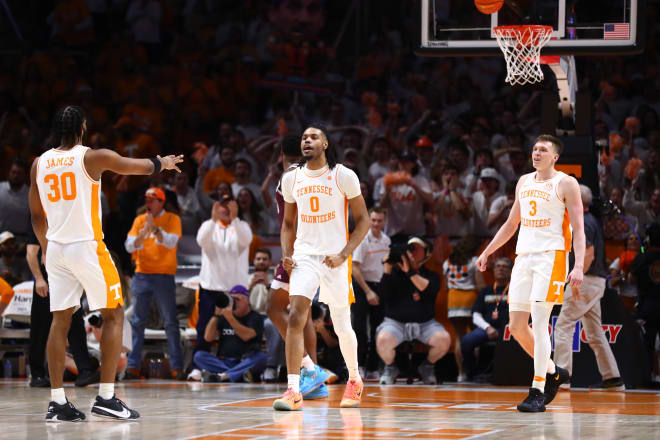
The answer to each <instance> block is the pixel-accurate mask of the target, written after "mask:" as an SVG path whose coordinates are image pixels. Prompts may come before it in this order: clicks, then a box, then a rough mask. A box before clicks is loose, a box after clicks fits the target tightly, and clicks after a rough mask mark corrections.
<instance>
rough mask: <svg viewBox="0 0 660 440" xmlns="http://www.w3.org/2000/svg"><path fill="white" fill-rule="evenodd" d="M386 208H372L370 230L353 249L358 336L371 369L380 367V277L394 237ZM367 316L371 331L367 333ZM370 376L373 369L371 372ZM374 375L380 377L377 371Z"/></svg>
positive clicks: (354, 314) (360, 357)
mask: <svg viewBox="0 0 660 440" xmlns="http://www.w3.org/2000/svg"><path fill="white" fill-rule="evenodd" d="M384 226H385V210H383V209H382V208H372V209H371V210H370V211H369V232H367V236H366V237H365V238H364V240H362V243H360V244H359V245H358V247H357V248H356V249H355V251H353V280H354V281H355V283H354V284H353V287H354V290H355V303H353V305H351V315H352V316H351V317H352V321H353V329H354V330H355V335H356V336H357V340H358V361H359V364H360V368H362V369H365V370H366V371H367V372H375V371H376V370H377V369H378V359H379V357H378V352H377V351H376V328H377V327H378V326H379V325H380V323H381V322H383V317H384V309H383V305H382V304H381V303H380V296H379V293H378V292H380V286H379V283H380V280H381V278H382V277H383V259H384V258H385V256H387V253H388V252H389V248H390V238H389V237H388V236H387V235H385V233H384V232H383V227H384ZM367 318H368V319H369V330H370V331H369V333H368V334H367ZM367 378H369V373H367ZM374 378H378V374H377V373H376V375H375V377H374Z"/></svg>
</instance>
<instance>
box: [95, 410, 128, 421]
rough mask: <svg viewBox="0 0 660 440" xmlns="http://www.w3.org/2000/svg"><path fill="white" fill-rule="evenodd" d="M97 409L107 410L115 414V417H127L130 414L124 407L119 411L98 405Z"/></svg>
mask: <svg viewBox="0 0 660 440" xmlns="http://www.w3.org/2000/svg"><path fill="white" fill-rule="evenodd" d="M99 409H102V410H103V411H105V412H109V413H110V414H113V415H115V416H117V417H120V418H122V419H127V418H129V417H130V416H131V412H130V411H129V410H127V409H126V408H123V409H122V411H121V412H119V411H114V410H111V409H110V408H104V407H100V408H99Z"/></svg>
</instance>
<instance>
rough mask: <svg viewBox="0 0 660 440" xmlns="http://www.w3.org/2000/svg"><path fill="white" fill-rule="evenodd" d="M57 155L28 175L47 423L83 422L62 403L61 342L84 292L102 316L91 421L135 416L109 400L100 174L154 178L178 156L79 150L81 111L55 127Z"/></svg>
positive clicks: (109, 280)
mask: <svg viewBox="0 0 660 440" xmlns="http://www.w3.org/2000/svg"><path fill="white" fill-rule="evenodd" d="M54 128H55V133H54V134H55V135H56V137H57V139H58V140H59V141H60V145H59V146H58V147H57V148H53V149H50V150H48V151H47V152H45V153H44V154H43V155H42V156H41V157H39V158H37V159H36V160H35V161H34V162H33V164H32V170H31V172H30V181H31V184H30V195H29V197H30V213H31V216H32V227H33V229H34V232H35V235H36V236H37V238H38V239H39V244H40V245H41V249H42V255H43V256H44V258H45V260H46V271H47V272H48V284H49V294H50V308H51V311H52V312H53V323H52V325H51V329H50V335H49V337H48V349H47V353H48V371H49V373H50V380H51V387H52V388H51V398H52V401H51V402H50V404H49V405H48V413H47V414H46V421H48V422H63V421H71V422H76V421H81V420H84V419H85V414H83V413H82V412H80V411H78V410H77V409H76V408H75V407H74V406H73V405H72V404H71V403H70V402H68V401H67V399H66V396H65V394H64V388H63V387H62V377H63V373H64V359H65V355H66V339H67V333H68V330H69V325H70V323H71V316H72V314H73V312H74V311H75V310H76V309H77V308H78V307H80V297H81V295H82V292H83V290H84V291H85V292H86V294H87V301H88V303H89V306H90V309H92V310H96V309H100V310H101V314H102V316H103V335H102V338H101V384H100V387H99V395H98V396H97V397H96V401H95V402H94V406H93V407H92V414H94V415H95V416H98V417H105V418H111V419H123V420H125V419H137V418H138V417H139V416H140V415H139V414H138V413H137V411H134V410H132V409H130V408H128V407H127V406H126V404H125V403H124V402H122V401H121V400H119V399H117V398H116V397H115V395H114V379H115V373H116V371H117V362H118V360H119V353H120V350H121V346H122V327H123V322H124V312H123V309H122V308H121V305H122V304H123V298H122V294H121V285H120V282H119V275H118V274H117V269H116V267H115V266H114V264H113V262H112V260H111V258H110V253H109V252H108V250H107V248H106V246H105V244H104V243H103V232H102V229H101V174H102V173H103V172H104V171H106V170H110V171H114V172H115V173H118V174H125V175H129V174H141V175H146V174H153V173H157V172H159V171H160V170H161V169H176V170H177V171H178V168H177V166H176V164H177V163H179V162H181V161H183V157H182V156H166V157H163V158H161V157H160V156H158V157H156V158H152V159H129V158H125V157H121V156H120V155H118V154H117V153H115V152H114V151H111V150H105V149H100V150H91V149H89V148H87V147H84V146H83V145H82V141H83V139H84V137H85V132H86V130H87V121H86V120H85V116H84V113H83V111H82V109H80V108H79V107H74V106H67V107H64V108H62V109H60V110H58V112H57V114H56V115H55V121H54Z"/></svg>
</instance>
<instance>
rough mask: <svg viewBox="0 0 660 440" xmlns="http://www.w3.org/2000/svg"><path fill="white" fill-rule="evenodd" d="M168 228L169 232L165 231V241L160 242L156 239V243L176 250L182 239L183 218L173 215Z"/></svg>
mask: <svg viewBox="0 0 660 440" xmlns="http://www.w3.org/2000/svg"><path fill="white" fill-rule="evenodd" d="M167 226H168V228H167V229H168V231H167V232H165V231H163V241H162V242H159V241H158V239H157V238H156V243H158V244H160V245H163V246H165V247H166V248H168V249H174V247H175V246H176V244H177V243H178V242H179V239H180V238H181V218H180V217H179V216H178V215H172V217H171V220H170V222H169V224H168V225H167Z"/></svg>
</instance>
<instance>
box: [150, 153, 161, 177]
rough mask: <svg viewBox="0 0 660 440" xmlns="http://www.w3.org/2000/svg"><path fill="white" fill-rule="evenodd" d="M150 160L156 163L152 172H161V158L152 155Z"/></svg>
mask: <svg viewBox="0 0 660 440" xmlns="http://www.w3.org/2000/svg"><path fill="white" fill-rule="evenodd" d="M149 160H150V161H151V163H152V164H154V171H153V173H151V174H158V173H160V169H161V167H162V164H161V163H160V160H159V159H158V158H156V157H150V158H149Z"/></svg>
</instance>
